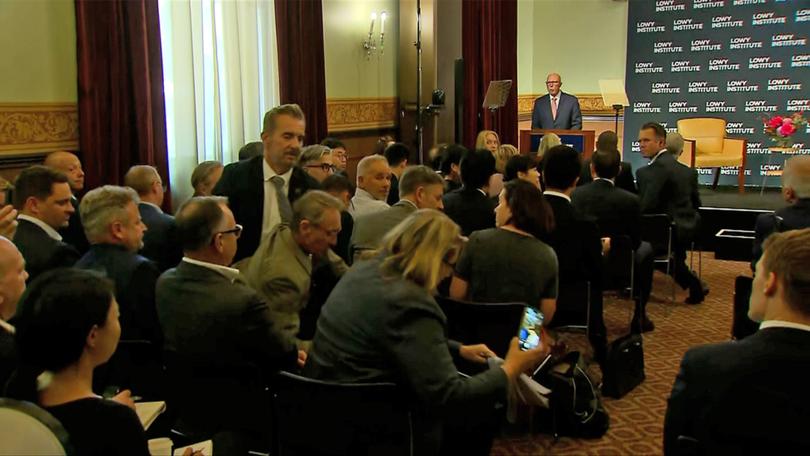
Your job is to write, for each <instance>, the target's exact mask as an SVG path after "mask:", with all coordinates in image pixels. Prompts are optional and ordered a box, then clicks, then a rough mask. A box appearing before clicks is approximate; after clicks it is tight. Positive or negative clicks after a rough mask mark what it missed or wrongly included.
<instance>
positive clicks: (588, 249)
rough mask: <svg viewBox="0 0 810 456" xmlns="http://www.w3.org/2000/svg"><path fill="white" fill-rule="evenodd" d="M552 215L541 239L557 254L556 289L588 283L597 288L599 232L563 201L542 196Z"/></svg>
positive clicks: (551, 196) (600, 268)
mask: <svg viewBox="0 0 810 456" xmlns="http://www.w3.org/2000/svg"><path fill="white" fill-rule="evenodd" d="M543 198H545V199H546V201H547V202H548V204H549V205H550V206H551V209H552V211H553V212H554V230H553V231H552V232H551V233H550V234H549V235H547V236H546V238H545V239H542V240H543V241H544V242H546V244H548V245H550V246H551V247H552V248H553V249H554V252H555V253H556V254H557V262H558V264H559V271H560V272H559V274H560V286H561V287H562V286H563V285H564V284H571V283H576V282H580V281H583V280H589V281H591V283H592V284H593V285H594V286H596V287H597V288H596V289H599V288H598V286H599V283H600V281H601V277H602V243H601V241H600V239H599V229H598V228H597V226H596V223H594V222H593V220H590V219H588V218H586V217H585V216H584V215H582V214H581V213H580V212H579V211H577V210H576V209H575V208H574V206H573V205H572V204H571V203H569V202H568V200H566V199H565V198H561V197H559V196H555V195H547V194H546V195H543Z"/></svg>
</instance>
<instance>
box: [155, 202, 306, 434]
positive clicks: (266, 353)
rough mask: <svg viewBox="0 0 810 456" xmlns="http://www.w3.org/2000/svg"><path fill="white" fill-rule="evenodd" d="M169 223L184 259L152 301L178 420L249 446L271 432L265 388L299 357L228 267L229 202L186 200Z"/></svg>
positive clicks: (232, 244)
mask: <svg viewBox="0 0 810 456" xmlns="http://www.w3.org/2000/svg"><path fill="white" fill-rule="evenodd" d="M176 223H177V230H178V233H179V234H180V242H181V244H182V247H183V253H184V257H183V259H182V261H181V262H180V264H179V265H177V267H176V268H173V269H170V270H168V271H166V272H165V273H163V275H161V276H160V279H159V280H158V282H157V292H156V299H157V312H158V317H159V319H160V325H161V328H162V330H163V334H164V335H165V340H166V342H165V345H164V348H165V350H166V352H167V353H169V354H170V357H168V358H167V360H168V361H169V363H168V366H167V367H168V374H169V375H170V377H171V378H178V379H182V382H183V383H182V388H179V389H178V395H179V397H178V398H177V399H178V401H179V402H180V403H182V404H183V407H181V408H180V409H179V410H180V413H181V416H179V417H178V418H179V419H180V420H181V421H182V422H183V424H184V425H185V426H188V427H189V429H188V430H189V431H191V432H194V433H196V432H210V433H212V434H216V433H217V432H220V431H223V430H227V431H231V432H234V433H235V435H237V436H238V438H246V439H247V440H246V441H240V442H238V443H240V444H245V445H246V446H248V447H255V446H254V445H253V444H254V442H255V441H259V442H261V440H262V436H266V435H267V434H268V429H270V427H269V426H270V425H269V422H270V416H269V410H270V407H269V404H268V403H267V402H266V400H267V399H268V397H267V395H266V393H264V392H263V389H264V386H265V385H266V384H267V382H268V381H270V379H271V378H272V376H273V374H274V373H275V372H276V371H278V370H279V369H285V370H289V369H293V368H294V367H295V366H296V361H298V364H299V365H302V364H303V361H304V357H305V355H304V354H303V353H299V352H298V351H297V350H296V349H295V346H294V344H292V343H291V342H290V341H287V340H285V339H283V338H281V337H280V336H279V334H277V333H276V332H275V331H274V330H273V326H274V325H273V323H274V322H273V320H272V316H271V313H270V308H269V307H268V305H267V303H266V302H265V301H264V300H263V299H262V298H261V296H259V294H258V293H256V292H255V291H254V290H253V289H252V288H250V287H249V286H247V284H246V283H245V280H244V277H243V276H242V275H241V274H240V273H239V270H237V269H234V268H231V267H229V266H230V265H231V262H232V261H233V258H234V255H236V246H237V239H238V238H239V236H240V234H241V233H242V227H241V226H240V225H238V224H236V220H235V219H234V215H233V213H232V212H231V210H230V209H229V208H228V200H227V199H226V198H222V197H216V196H206V197H195V198H192V199H190V200H189V201H187V202H186V203H185V204H183V206H181V207H180V210H179V211H178V212H177V217H176ZM203 397H204V398H205V400H200V398H203Z"/></svg>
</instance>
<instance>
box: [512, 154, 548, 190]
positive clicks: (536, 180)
mask: <svg viewBox="0 0 810 456" xmlns="http://www.w3.org/2000/svg"><path fill="white" fill-rule="evenodd" d="M503 179H504V181H505V182H511V181H513V180H515V179H520V180H524V181H526V182H528V183H530V184H532V185H534V186H535V187H537V189H538V190H540V189H541V187H540V171H539V170H538V169H537V165H535V164H534V160H532V158H531V157H529V156H528V155H516V156H514V157H512V158H510V159H509V161H508V162H506V167H505V168H504V174H503Z"/></svg>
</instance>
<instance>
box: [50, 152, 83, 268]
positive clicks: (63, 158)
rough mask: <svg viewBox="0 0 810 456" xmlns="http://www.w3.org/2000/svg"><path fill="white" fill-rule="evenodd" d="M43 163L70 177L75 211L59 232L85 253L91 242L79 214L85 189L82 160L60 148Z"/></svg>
mask: <svg viewBox="0 0 810 456" xmlns="http://www.w3.org/2000/svg"><path fill="white" fill-rule="evenodd" d="M43 164H44V165H45V166H47V167H48V168H51V169H53V170H56V171H59V172H60V173H62V174H64V175H65V176H67V178H68V184H69V185H70V191H71V193H72V194H73V197H72V198H71V199H70V204H72V205H73V209H74V212H73V214H72V215H71V216H70V220H69V221H68V226H66V227H65V228H62V229H60V230H59V234H60V235H62V238H63V239H64V241H65V242H66V243H68V244H70V245H72V246H73V247H75V248H76V250H78V251H79V254H81V255H83V254H84V253H85V252H87V249H89V248H90V243H89V242H87V236H85V235H84V226H83V225H82V219H81V216H80V215H79V194H80V193H81V191H82V190H84V171H83V170H82V162H81V161H80V160H79V157H77V156H76V155H75V154H74V153H72V152H68V151H66V150H59V151H56V152H51V153H50V154H48V156H47V157H45V163H43Z"/></svg>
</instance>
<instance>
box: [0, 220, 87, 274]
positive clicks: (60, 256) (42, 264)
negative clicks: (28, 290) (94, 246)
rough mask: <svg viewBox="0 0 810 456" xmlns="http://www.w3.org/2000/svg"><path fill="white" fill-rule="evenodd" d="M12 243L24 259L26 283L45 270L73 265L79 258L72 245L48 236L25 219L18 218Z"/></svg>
mask: <svg viewBox="0 0 810 456" xmlns="http://www.w3.org/2000/svg"><path fill="white" fill-rule="evenodd" d="M14 245H16V246H17V249H19V250H20V253H21V254H22V256H23V258H24V259H25V270H26V271H28V283H31V281H32V280H34V279H35V278H37V276H39V275H40V274H42V273H43V272H45V271H49V270H51V269H56V268H67V267H70V266H73V265H74V264H75V263H76V260H78V259H79V252H77V251H76V249H75V248H73V246H71V245H69V244H66V243H64V242H62V241H57V240H56V239H54V238H52V237H50V236H48V233H46V232H45V231H44V230H43V229H42V228H40V227H38V226H37V225H35V224H33V223H31V222H29V221H27V220H19V224H18V225H17V232H16V233H14Z"/></svg>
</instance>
